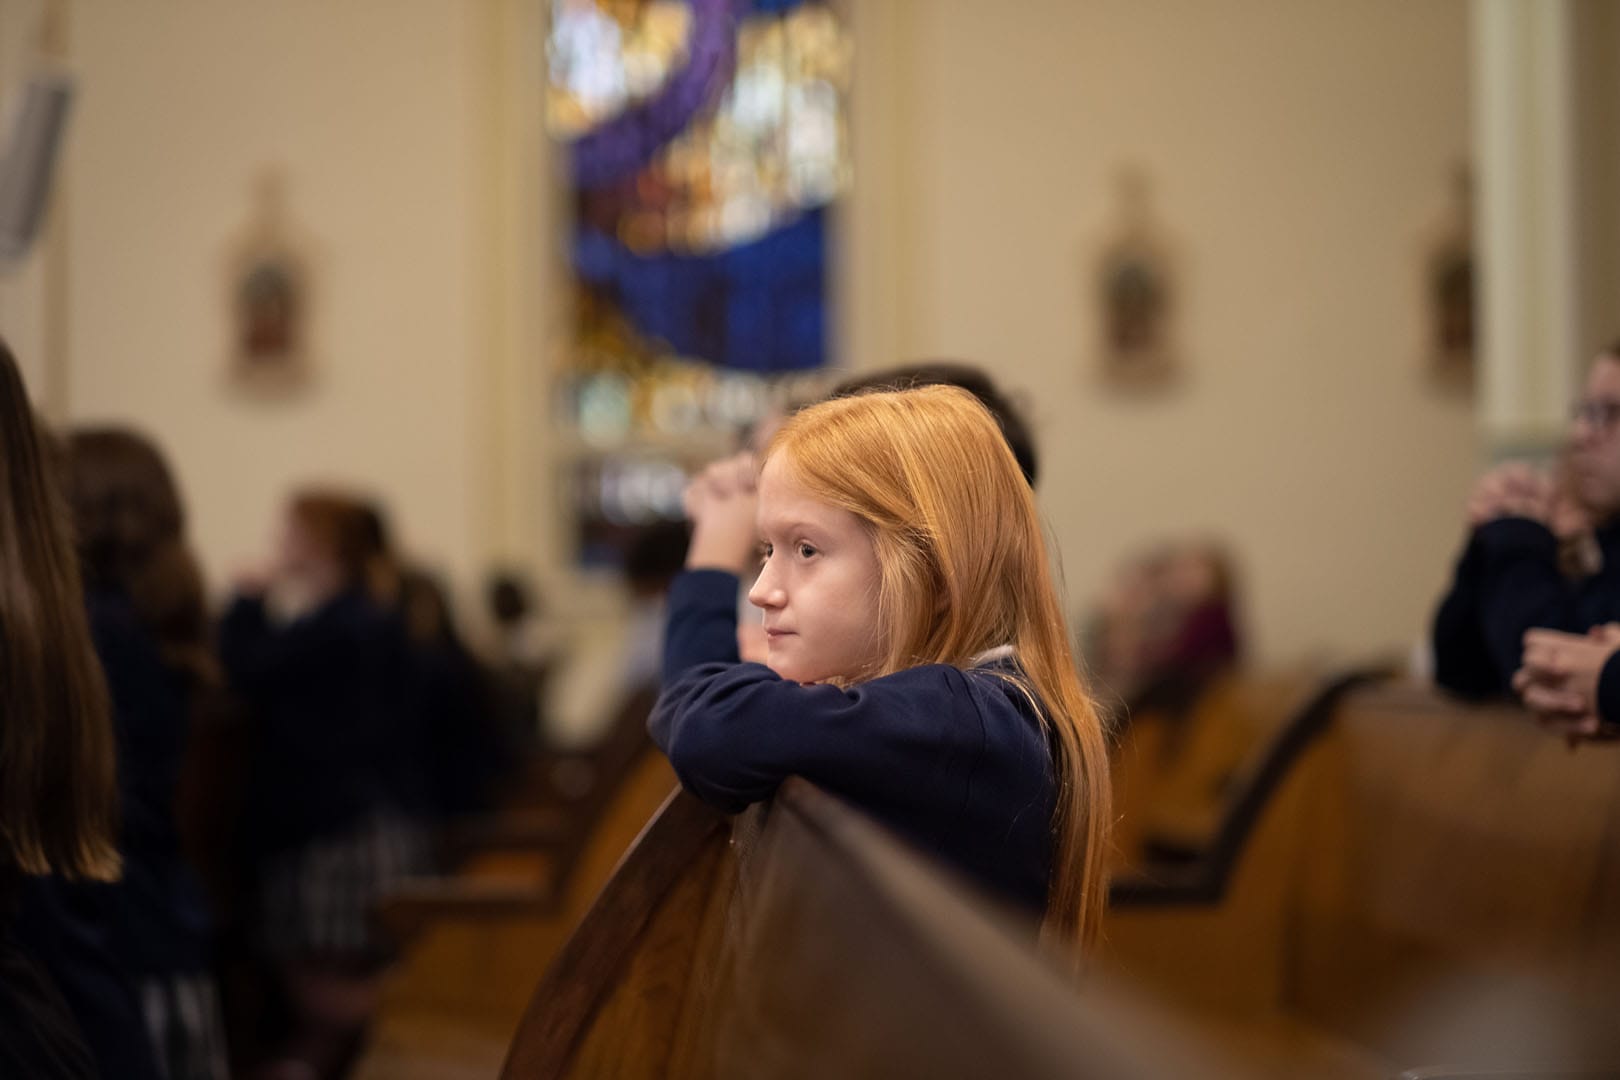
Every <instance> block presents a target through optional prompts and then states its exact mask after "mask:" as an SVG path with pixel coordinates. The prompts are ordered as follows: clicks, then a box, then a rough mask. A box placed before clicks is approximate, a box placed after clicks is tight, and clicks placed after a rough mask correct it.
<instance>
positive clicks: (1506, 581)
mask: <svg viewBox="0 0 1620 1080" xmlns="http://www.w3.org/2000/svg"><path fill="white" fill-rule="evenodd" d="M1617 621H1620V342H1616V343H1615V344H1614V345H1612V346H1610V347H1609V348H1608V349H1605V350H1604V351H1603V352H1601V353H1599V354H1598V356H1597V357H1596V359H1594V360H1593V361H1592V366H1591V368H1590V369H1589V371H1588V372H1587V377H1586V383H1585V386H1584V388H1583V390H1582V395H1581V398H1580V400H1579V401H1578V402H1577V403H1576V405H1575V407H1574V409H1573V410H1572V413H1571V420H1570V428H1569V436H1568V439H1567V441H1566V443H1565V447H1564V453H1563V454H1562V455H1561V457H1560V460H1559V464H1558V467H1557V468H1556V469H1555V470H1553V471H1546V470H1541V469H1537V468H1535V467H1533V466H1531V465H1528V464H1525V463H1523V462H1510V463H1508V464H1504V465H1500V466H1497V467H1496V468H1494V469H1492V470H1491V471H1490V472H1488V473H1486V474H1485V475H1484V476H1483V477H1482V478H1481V479H1480V481H1479V483H1478V484H1477V485H1476V487H1475V488H1474V491H1473V494H1472V496H1471V497H1470V498H1469V501H1468V539H1467V543H1466V544H1465V546H1464V548H1463V552H1462V557H1461V558H1460V559H1459V561H1458V564H1457V573H1456V578H1455V581H1454V582H1453V584H1452V588H1451V591H1450V592H1449V593H1448V594H1447V595H1446V597H1445V599H1444V600H1443V601H1442V602H1441V605H1440V609H1439V611H1438V612H1437V613H1436V615H1435V620H1434V627H1433V644H1434V658H1435V680H1436V681H1437V682H1438V683H1439V684H1440V685H1441V686H1444V687H1446V688H1447V689H1449V690H1452V691H1454V692H1456V693H1459V694H1462V695H1464V696H1466V697H1486V696H1490V695H1494V694H1502V693H1508V692H1514V691H1516V690H1517V691H1520V692H1524V691H1528V690H1530V689H1532V688H1533V687H1532V681H1533V680H1532V679H1531V677H1530V676H1529V675H1526V676H1521V677H1520V678H1519V679H1518V681H1517V685H1515V675H1516V674H1517V673H1518V672H1519V670H1520V668H1521V667H1522V666H1523V664H1524V662H1525V660H1526V659H1527V654H1526V652H1525V642H1526V635H1527V634H1530V633H1531V632H1532V631H1552V632H1561V633H1562V634H1563V635H1566V636H1574V635H1580V637H1579V638H1576V639H1575V640H1579V641H1583V642H1584V641H1587V640H1590V641H1597V640H1599V638H1598V637H1593V638H1591V639H1587V638H1586V637H1585V635H1587V634H1588V632H1589V631H1594V630H1599V628H1601V627H1603V626H1605V625H1606V624H1609V623H1613V622H1617ZM1599 633H1600V634H1602V633H1603V632H1602V631H1601V630H1599ZM1533 640H1535V641H1537V642H1538V643H1540V644H1545V643H1546V641H1545V638H1544V637H1543V636H1538V637H1537V638H1535V639H1533ZM1556 640H1557V641H1563V640H1564V639H1563V638H1559V639H1556ZM1603 640H1607V638H1606V637H1604V638H1603ZM1590 651H1591V650H1590V649H1585V650H1584V651H1583V652H1582V654H1581V655H1582V659H1583V660H1585V659H1587V657H1586V655H1585V654H1586V653H1587V652H1590ZM1544 652H1545V650H1544V649H1541V648H1538V649H1537V650H1536V651H1535V652H1534V654H1533V655H1532V656H1531V657H1530V658H1532V659H1534V658H1540V657H1541V656H1542V655H1543V653H1544ZM1571 662H1572V661H1571ZM1555 664H1556V662H1555ZM1615 676H1616V684H1615V693H1616V694H1617V695H1620V665H1617V666H1616V670H1615ZM1583 685H1584V684H1583ZM1545 688H1546V687H1544V686H1543V687H1541V688H1540V689H1538V691H1537V693H1536V694H1535V695H1534V697H1533V698H1527V699H1526V703H1527V704H1529V705H1530V707H1531V708H1533V709H1538V710H1539V711H1540V712H1541V714H1542V716H1543V718H1544V720H1546V722H1547V723H1549V724H1550V725H1551V726H1554V727H1556V728H1558V729H1559V730H1562V731H1564V732H1565V733H1566V734H1571V735H1577V734H1579V733H1580V732H1581V731H1585V730H1586V729H1587V728H1591V729H1592V731H1593V733H1596V731H1597V728H1596V726H1594V725H1593V724H1591V723H1589V722H1588V721H1589V720H1590V717H1589V716H1583V717H1581V718H1580V722H1579V723H1578V724H1577V723H1576V722H1575V721H1574V720H1573V719H1572V718H1571V717H1570V716H1569V715H1568V709H1567V708H1566V710H1565V712H1564V713H1563V714H1560V715H1558V716H1554V715H1553V714H1552V713H1550V712H1548V711H1547V710H1546V709H1545V708H1544V706H1545V705H1547V704H1549V702H1548V700H1547V698H1546V696H1545V694H1543V693H1541V689H1545ZM1560 689H1566V688H1562V687H1561V688H1560ZM1617 701H1620V697H1617ZM1557 704H1559V705H1562V706H1566V707H1569V706H1571V705H1572V699H1571V698H1569V697H1560V698H1558V699H1557ZM1590 707H1591V706H1590V703H1588V709H1590Z"/></svg>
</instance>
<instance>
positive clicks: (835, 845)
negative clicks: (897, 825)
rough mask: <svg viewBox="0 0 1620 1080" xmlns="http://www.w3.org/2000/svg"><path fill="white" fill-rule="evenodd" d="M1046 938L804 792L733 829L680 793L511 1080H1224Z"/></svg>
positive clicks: (584, 936)
mask: <svg viewBox="0 0 1620 1080" xmlns="http://www.w3.org/2000/svg"><path fill="white" fill-rule="evenodd" d="M1033 937H1034V928H1033V927H1032V926H1031V925H1029V924H1028V923H1026V922H1023V921H1021V920H1019V919H1018V918H1017V917H1015V916H1013V915H1011V914H1009V913H1007V912H1005V911H1002V910H1000V909H998V908H995V907H994V906H992V905H989V904H987V903H985V902H984V901H982V900H980V899H978V898H976V897H975V895H974V894H973V893H972V891H971V890H970V889H969V888H967V887H966V886H965V885H962V884H961V883H959V882H957V881H956V880H954V878H952V877H951V876H950V875H949V874H947V873H945V872H943V871H941V870H939V869H938V868H936V867H935V866H934V865H932V864H931V863H929V862H927V861H925V860H924V859H922V858H920V857H919V856H917V855H915V854H913V853H912V852H910V851H909V850H907V849H906V848H904V847H903V846H902V845H901V844H900V843H898V842H897V841H896V840H894V839H893V838H891V837H890V836H889V835H888V834H887V833H885V832H884V831H883V830H881V829H880V828H878V827H877V826H875V825H874V824H872V823H871V822H870V821H868V820H867V819H866V818H865V817H863V816H862V815H860V814H859V813H857V812H855V811H853V810H851V809H850V808H848V807H847V806H845V805H843V804H842V803H840V802H838V801H837V800H835V799H833V798H832V797H830V796H828V795H826V794H824V793H822V792H820V791H818V790H816V789H815V788H813V787H811V786H810V785H808V784H806V783H804V782H802V781H798V780H792V781H789V782H788V783H787V784H786V785H784V787H783V788H782V790H781V792H780V793H779V795H778V796H777V798H776V800H775V802H774V803H773V804H772V805H771V807H770V808H769V810H768V811H767V810H764V809H757V810H755V811H751V812H750V813H749V814H748V815H744V816H743V817H742V818H739V819H738V820H737V824H736V827H735V829H734V828H733V827H732V825H731V824H730V823H729V822H728V821H727V820H725V819H723V818H721V817H719V816H718V815H716V814H715V813H713V812H712V811H709V810H707V809H706V808H704V807H703V806H702V805H701V804H699V803H697V802H696V801H695V800H693V799H692V798H691V797H689V796H686V795H684V794H677V795H676V796H675V797H673V798H672V799H671V801H670V802H669V803H668V804H667V805H666V806H665V807H664V809H663V811H662V812H661V813H660V815H659V816H658V818H657V819H656V820H654V821H653V822H652V824H651V825H650V826H649V827H648V829H647V831H646V832H645V833H644V834H643V836H642V837H641V839H640V841H639V842H638V843H637V845H636V847H635V848H634V849H632V851H631V853H630V854H629V856H628V857H627V858H626V860H625V862H624V864H623V865H621V867H620V868H619V870H618V872H617V873H616V874H615V875H614V877H613V879H612V880H611V881H610V882H609V884H608V886H607V887H606V888H605V889H604V890H603V892H602V895H601V897H600V898H599V899H598V901H597V903H596V905H595V906H594V907H593V908H592V909H591V912H590V914H589V915H588V916H587V917H586V919H585V921H584V922H583V923H582V924H581V925H580V928H579V930H578V931H577V932H576V933H575V935H574V936H573V937H572V938H571V939H570V940H569V942H568V944H567V945H566V946H565V947H564V949H563V951H562V952H561V953H560V954H559V956H558V957H557V960H556V962H555V963H554V964H553V965H552V967H551V968H550V970H549V971H548V972H547V974H546V977H545V979H544V980H543V981H542V982H541V984H540V986H539V988H538V989H537V990H536V992H535V994H534V998H533V1000H532V1001H531V1003H530V1005H529V1008H528V1011H527V1013H526V1014H525V1016H524V1019H523V1023H522V1026H521V1027H520V1028H519V1030H518V1034H517V1037H516V1039H515V1040H514V1041H513V1044H512V1048H511V1053H510V1055H509V1056H508V1058H507V1061H506V1066H505V1069H504V1071H503V1073H502V1076H503V1078H504V1080H533V1078H538V1077H546V1078H552V1077H592V1078H600V1077H646V1076H663V1077H671V1078H679V1077H717V1078H722V1080H723V1078H729V1077H750V1078H753V1077H758V1078H766V1080H769V1078H774V1077H941V1078H953V1077H1002V1076H1008V1077H1012V1076H1016V1077H1027V1078H1033V1080H1041V1078H1046V1077H1091V1076H1097V1077H1103V1076H1106V1077H1168V1076H1188V1077H1194V1076H1221V1075H1224V1073H1223V1067H1222V1066H1221V1064H1220V1063H1219V1062H1218V1060H1217V1059H1216V1058H1215V1056H1214V1055H1213V1053H1212V1052H1211V1051H1209V1050H1208V1048H1207V1047H1204V1046H1202V1045H1200V1044H1198V1043H1197V1042H1196V1040H1191V1039H1190V1038H1188V1037H1185V1036H1184V1034H1183V1033H1182V1032H1180V1031H1178V1030H1176V1029H1175V1028H1174V1027H1173V1026H1168V1027H1167V1026H1166V1025H1165V1023H1164V1021H1163V1020H1162V1018H1161V1017H1156V1016H1153V1015H1152V1014H1151V1013H1150V1012H1148V1011H1145V1010H1144V1009H1143V1008H1142V1007H1141V1006H1140V1005H1134V1004H1133V1003H1132V1002H1131V1001H1129V1000H1128V999H1127V998H1126V997H1125V996H1124V995H1122V994H1120V993H1119V992H1118V991H1117V990H1116V989H1115V988H1111V987H1095V986H1092V987H1089V988H1088V990H1087V991H1086V992H1081V991H1077V990H1076V989H1075V987H1074V986H1073V985H1072V983H1071V981H1070V980H1069V979H1067V978H1065V977H1064V976H1061V975H1059V974H1058V973H1057V972H1056V970H1055V969H1053V968H1051V967H1048V966H1047V965H1045V964H1044V963H1042V962H1041V961H1040V960H1038V959H1037V957H1036V955H1035V953H1034V949H1033V944H1032V942H1033Z"/></svg>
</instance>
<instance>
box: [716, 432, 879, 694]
mask: <svg viewBox="0 0 1620 1080" xmlns="http://www.w3.org/2000/svg"><path fill="white" fill-rule="evenodd" d="M782 459H783V455H781V454H777V455H775V456H773V457H772V458H771V459H770V460H769V461H767V462H766V463H765V469H764V471H763V472H762V473H761V474H760V477H759V517H758V521H759V535H760V539H761V541H762V542H763V544H764V555H765V560H764V566H763V567H762V568H761V570H760V573H759V579H758V580H757V581H755V582H754V587H753V588H752V589H750V590H749V593H748V599H749V601H750V602H752V603H753V604H754V605H755V606H757V607H760V608H762V609H764V612H765V635H766V643H767V647H768V649H769V657H770V666H771V668H772V669H773V670H774V671H775V672H776V673H777V674H778V675H780V676H782V677H783V678H784V679H791V680H793V681H794V682H800V683H817V682H828V681H831V680H835V679H842V680H850V679H855V678H858V677H860V676H862V675H864V674H866V673H868V672H870V671H871V670H872V669H873V668H875V667H876V666H877V664H878V662H879V661H880V660H881V659H882V651H883V635H882V631H881V628H880V627H879V626H878V611H877V604H878V581H879V570H878V558H877V549H876V547H875V546H874V545H873V543H872V537H871V535H870V534H869V532H868V531H867V528H866V526H865V525H864V524H863V523H862V522H861V520H860V518H857V517H856V516H855V515H854V514H852V513H850V512H849V511H848V510H843V509H840V508H838V507H835V506H828V505H827V504H826V503H823V502H818V501H817V500H816V499H813V498H811V497H810V495H809V494H808V493H806V492H805V491H804V489H803V488H801V487H800V486H799V484H798V483H796V482H795V481H794V480H793V478H792V476H791V474H790V473H789V471H788V470H787V469H786V468H785V465H784V462H783V460H782Z"/></svg>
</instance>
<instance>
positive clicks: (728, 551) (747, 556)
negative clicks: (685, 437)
mask: <svg viewBox="0 0 1620 1080" xmlns="http://www.w3.org/2000/svg"><path fill="white" fill-rule="evenodd" d="M756 479H757V476H756V470H755V465H754V456H753V455H752V454H748V453H742V454H734V455H733V456H731V457H728V458H721V459H720V460H719V461H716V462H714V463H713V464H711V465H710V466H709V467H708V468H706V469H704V470H703V471H702V472H700V473H698V475H697V476H695V477H693V479H692V481H691V483H689V484H687V486H686V495H685V505H686V516H687V517H689V518H690V519H691V520H692V545H691V547H690V548H688V549H687V553H686V565H687V568H688V569H692V570H725V571H727V572H729V573H733V574H736V575H737V576H738V577H740V578H743V577H749V576H751V571H752V569H753V563H754V555H755V551H756V550H757V549H758V546H759V533H758V531H757V527H756V525H755V523H754V511H755V505H756V503H757V502H758V496H757V495H756V493H755V481H756Z"/></svg>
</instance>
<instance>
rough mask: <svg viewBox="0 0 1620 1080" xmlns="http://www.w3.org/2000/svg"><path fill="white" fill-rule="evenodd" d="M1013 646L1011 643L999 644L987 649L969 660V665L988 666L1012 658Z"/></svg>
mask: <svg viewBox="0 0 1620 1080" xmlns="http://www.w3.org/2000/svg"><path fill="white" fill-rule="evenodd" d="M1012 655H1013V647H1012V646H1011V645H997V646H996V647H995V648H993V649H986V650H984V652H982V653H979V654H978V655H977V656H975V657H973V658H972V659H971V660H969V661H968V666H969V667H988V666H989V665H991V664H998V663H1000V662H1001V661H1003V660H1010V659H1012Z"/></svg>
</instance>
